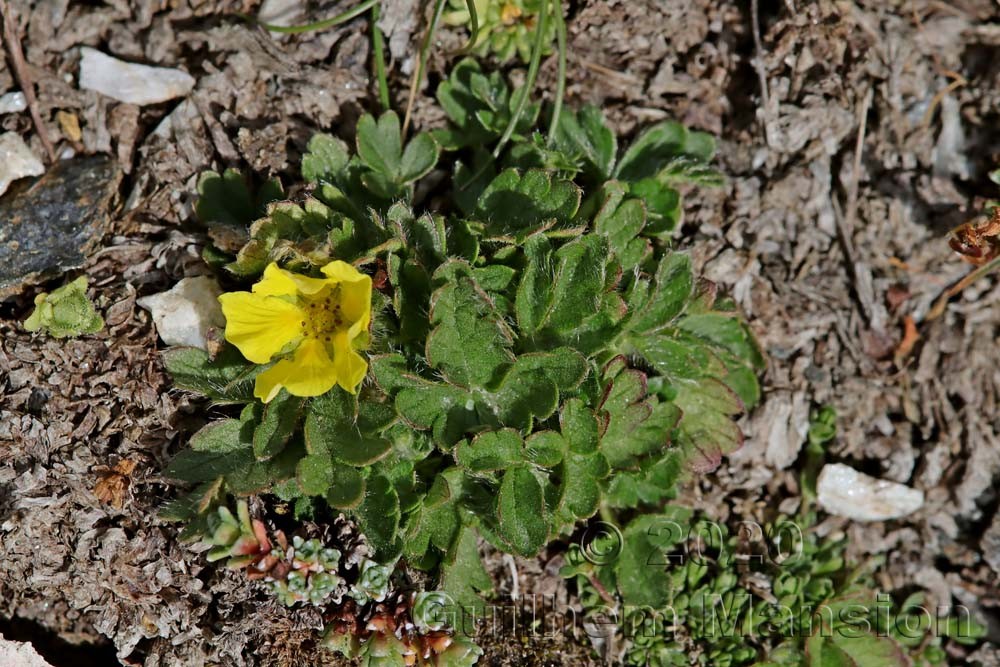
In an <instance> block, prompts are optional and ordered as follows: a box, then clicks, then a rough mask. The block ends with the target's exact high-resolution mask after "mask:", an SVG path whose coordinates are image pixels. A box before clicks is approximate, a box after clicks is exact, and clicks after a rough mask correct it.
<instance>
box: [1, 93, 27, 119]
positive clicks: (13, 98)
mask: <svg viewBox="0 0 1000 667" xmlns="http://www.w3.org/2000/svg"><path fill="white" fill-rule="evenodd" d="M27 108H28V101H27V100H26V99H24V93H22V92H21V91H19V90H17V91H14V92H12V93H5V94H3V95H0V116H2V115H3V114H5V113H18V112H20V111H24V110H25V109H27Z"/></svg>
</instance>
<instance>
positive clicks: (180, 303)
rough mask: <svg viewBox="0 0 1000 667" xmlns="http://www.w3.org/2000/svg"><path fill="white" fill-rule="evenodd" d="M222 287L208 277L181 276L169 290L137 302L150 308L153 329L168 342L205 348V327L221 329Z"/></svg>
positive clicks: (223, 321)
mask: <svg viewBox="0 0 1000 667" xmlns="http://www.w3.org/2000/svg"><path fill="white" fill-rule="evenodd" d="M220 294H222V290H221V289H219V284H218V283H217V282H215V280H214V279H212V278H209V277H208V276H197V277H195V278H183V279H181V281H180V282H179V283H177V284H176V285H174V286H173V288H172V289H170V290H169V291H166V292H161V293H160V294H153V295H150V296H146V297H143V298H141V299H139V300H138V301H136V303H138V304H139V305H140V306H142V307H143V308H145V309H146V310H148V311H150V313H152V315H153V323H154V324H155V325H156V332H157V333H158V334H159V335H160V338H161V339H162V340H163V342H164V343H166V344H167V345H189V346H191V347H198V348H201V349H203V350H205V349H207V348H208V330H209V328H211V327H216V328H222V327H224V326H225V324H226V319H225V318H224V317H223V316H222V306H220V305H219V295H220Z"/></svg>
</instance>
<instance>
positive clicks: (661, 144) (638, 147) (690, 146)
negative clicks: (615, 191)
mask: <svg viewBox="0 0 1000 667" xmlns="http://www.w3.org/2000/svg"><path fill="white" fill-rule="evenodd" d="M713 155H715V140H714V139H713V138H712V136H711V135H709V134H706V133H704V132H691V131H689V130H688V129H687V128H685V127H684V126H683V125H681V124H680V123H678V122H676V121H664V122H662V123H658V124H656V125H653V126H652V127H650V128H647V129H646V130H644V131H643V132H642V133H641V134H639V136H638V137H636V138H635V140H634V141H633V142H632V144H631V145H630V146H629V147H628V149H627V150H626V151H625V154H624V155H622V159H621V160H620V161H619V162H618V168H617V169H616V170H615V176H616V177H618V178H620V179H621V180H623V181H630V182H635V181H639V180H641V179H643V178H648V177H651V176H656V175H657V174H658V172H659V171H660V170H661V169H662V168H663V167H664V166H665V165H666V164H667V163H669V162H670V161H671V160H672V159H674V158H677V157H682V156H686V157H688V158H692V159H694V160H698V161H700V162H701V163H707V162H708V161H709V160H711V159H712V156H713Z"/></svg>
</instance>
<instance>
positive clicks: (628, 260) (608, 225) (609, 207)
mask: <svg viewBox="0 0 1000 667" xmlns="http://www.w3.org/2000/svg"><path fill="white" fill-rule="evenodd" d="M627 191H628V188H627V186H625V185H624V184H622V183H619V182H617V181H611V182H610V183H607V184H605V186H604V192H605V193H606V196H605V199H604V204H603V205H602V206H601V210H600V211H598V212H597V216H596V217H595V218H594V231H595V232H597V233H598V234H601V235H602V236H605V237H606V238H607V239H608V242H609V243H610V245H611V249H612V250H613V251H614V253H615V254H616V255H617V256H618V260H619V262H621V265H622V268H623V269H625V270H626V271H628V270H631V269H632V268H634V267H637V266H639V265H640V264H642V263H643V262H644V261H645V259H646V257H648V256H649V255H650V253H651V252H652V246H651V245H650V243H649V241H648V240H646V239H645V238H642V237H641V236H640V234H641V233H642V230H643V228H644V227H645V224H646V208H645V206H644V205H643V203H642V201H640V200H639V199H633V198H626V197H625V195H626V192H627Z"/></svg>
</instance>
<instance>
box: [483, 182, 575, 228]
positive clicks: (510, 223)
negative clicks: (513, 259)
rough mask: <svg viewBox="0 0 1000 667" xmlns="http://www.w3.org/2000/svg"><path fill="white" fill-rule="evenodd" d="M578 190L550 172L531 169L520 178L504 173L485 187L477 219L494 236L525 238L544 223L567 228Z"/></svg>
mask: <svg viewBox="0 0 1000 667" xmlns="http://www.w3.org/2000/svg"><path fill="white" fill-rule="evenodd" d="M580 194H581V193H580V189H579V188H578V187H577V186H576V185H574V184H573V183H572V182H571V181H567V180H563V179H561V178H557V177H554V176H553V175H552V174H551V173H550V172H547V171H541V170H538V169H531V170H529V171H527V172H525V173H524V174H523V175H522V174H521V173H520V172H518V171H517V170H516V169H507V170H504V171H503V172H501V173H500V175H499V176H497V177H496V178H495V179H493V181H492V182H491V183H490V184H489V185H488V186H486V189H485V190H484V191H483V194H482V195H480V197H479V203H478V205H477V207H476V216H477V217H478V218H479V219H481V220H484V221H485V222H487V224H488V225H489V230H490V232H491V233H493V234H497V235H505V234H524V235H527V233H530V232H531V231H533V230H535V229H537V228H539V227H541V226H543V223H554V224H557V225H561V224H566V223H568V222H570V221H571V220H572V219H573V216H575V215H576V212H577V209H578V208H579V207H580Z"/></svg>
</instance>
